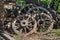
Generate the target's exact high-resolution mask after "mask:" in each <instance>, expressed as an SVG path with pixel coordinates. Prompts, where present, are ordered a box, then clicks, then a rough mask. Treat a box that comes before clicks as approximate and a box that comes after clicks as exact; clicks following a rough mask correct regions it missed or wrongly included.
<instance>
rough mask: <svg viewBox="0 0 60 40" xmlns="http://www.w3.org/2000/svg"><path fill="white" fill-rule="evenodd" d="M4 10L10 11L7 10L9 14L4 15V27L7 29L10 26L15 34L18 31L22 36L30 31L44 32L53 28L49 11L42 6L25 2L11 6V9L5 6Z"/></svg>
mask: <svg viewBox="0 0 60 40" xmlns="http://www.w3.org/2000/svg"><path fill="white" fill-rule="evenodd" d="M5 8H6V7H5ZM6 10H9V11H10V12H9V11H7V14H8V15H10V16H9V17H6V20H5V27H6V28H7V29H9V28H12V30H13V31H14V33H16V34H19V33H20V34H21V35H24V36H27V35H30V34H32V33H36V34H46V33H49V32H50V31H51V30H52V29H53V25H54V22H55V21H54V19H53V17H52V14H51V12H50V11H49V10H47V9H45V8H44V7H41V6H37V5H33V4H27V5H24V6H13V8H12V10H11V9H7V8H6ZM8 15H7V16H8ZM7 18H8V20H7ZM6 22H7V23H6Z"/></svg>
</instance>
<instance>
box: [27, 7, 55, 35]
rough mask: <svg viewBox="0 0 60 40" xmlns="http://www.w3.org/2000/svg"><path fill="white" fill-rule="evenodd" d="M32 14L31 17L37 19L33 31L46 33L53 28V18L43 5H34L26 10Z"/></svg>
mask: <svg viewBox="0 0 60 40" xmlns="http://www.w3.org/2000/svg"><path fill="white" fill-rule="evenodd" d="M28 12H29V13H30V14H33V18H34V19H35V20H36V21H37V24H38V25H37V27H36V29H35V33H37V34H46V33H49V32H50V31H51V30H52V29H53V25H54V20H53V18H52V15H51V14H50V12H49V11H48V10H47V9H45V8H43V7H34V8H32V9H30V10H29V11H28Z"/></svg>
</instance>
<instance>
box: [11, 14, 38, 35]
mask: <svg viewBox="0 0 60 40" xmlns="http://www.w3.org/2000/svg"><path fill="white" fill-rule="evenodd" d="M36 26H37V24H36V21H35V20H34V18H33V17H32V15H31V14H25V15H24V14H23V15H20V16H19V17H17V18H16V19H15V20H14V21H13V23H12V28H13V30H14V32H15V33H16V34H19V33H20V35H24V36H26V35H29V34H32V33H33V32H34V31H33V30H34V28H35V27H36Z"/></svg>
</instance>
